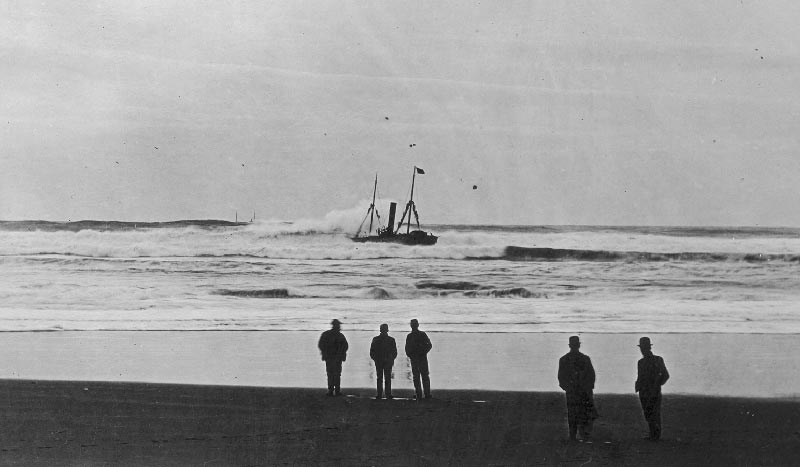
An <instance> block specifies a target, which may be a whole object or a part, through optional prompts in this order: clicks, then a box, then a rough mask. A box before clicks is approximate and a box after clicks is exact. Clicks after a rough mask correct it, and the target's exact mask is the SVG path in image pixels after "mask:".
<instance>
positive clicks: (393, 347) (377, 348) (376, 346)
mask: <svg viewBox="0 0 800 467" xmlns="http://www.w3.org/2000/svg"><path fill="white" fill-rule="evenodd" d="M380 330H381V333H380V334H379V335H377V336H375V337H373V338H372V344H371V345H370V346H369V358H371V359H372V361H374V362H375V374H376V375H377V379H378V395H377V396H375V399H380V398H381V397H382V396H383V387H384V386H383V384H384V381H385V382H386V398H387V399H391V398H392V366H394V359H395V358H397V344H396V343H395V341H394V337H391V336H390V335H389V325H388V324H385V323H384V324H381V328H380Z"/></svg>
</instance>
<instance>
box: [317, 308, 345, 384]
mask: <svg viewBox="0 0 800 467" xmlns="http://www.w3.org/2000/svg"><path fill="white" fill-rule="evenodd" d="M341 329H342V323H341V321H339V320H338V319H335V320H333V321H331V328H330V329H328V330H327V331H325V332H323V333H322V335H321V336H320V337H319V343H318V344H317V347H319V352H320V353H321V354H322V359H323V360H324V361H325V371H326V373H328V395H329V396H341V395H342V388H341V379H342V362H343V361H345V360H347V349H348V345H347V339H345V337H344V334H342V332H341Z"/></svg>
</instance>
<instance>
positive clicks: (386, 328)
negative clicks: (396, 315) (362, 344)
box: [381, 323, 389, 332]
mask: <svg viewBox="0 0 800 467" xmlns="http://www.w3.org/2000/svg"><path fill="white" fill-rule="evenodd" d="M381 332H389V325H388V324H386V323H383V324H381Z"/></svg>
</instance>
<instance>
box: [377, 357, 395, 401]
mask: <svg viewBox="0 0 800 467" xmlns="http://www.w3.org/2000/svg"><path fill="white" fill-rule="evenodd" d="M392 365H393V363H385V362H375V375H376V379H377V380H378V397H381V396H383V394H384V392H383V390H384V387H385V388H386V397H391V395H392ZM384 384H385V386H384Z"/></svg>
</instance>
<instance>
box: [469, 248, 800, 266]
mask: <svg viewBox="0 0 800 467" xmlns="http://www.w3.org/2000/svg"><path fill="white" fill-rule="evenodd" d="M471 259H491V258H486V257H484V258H471ZM498 259H505V260H509V261H605V262H613V261H629V262H635V261H638V262H651V261H652V262H659V261H694V262H717V261H745V262H766V261H786V262H800V255H797V254H762V253H702V252H680V253H657V252H646V251H606V250H573V249H562V248H526V247H519V246H508V247H506V248H505V251H504V253H503V255H502V256H501V257H500V258H498Z"/></svg>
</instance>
